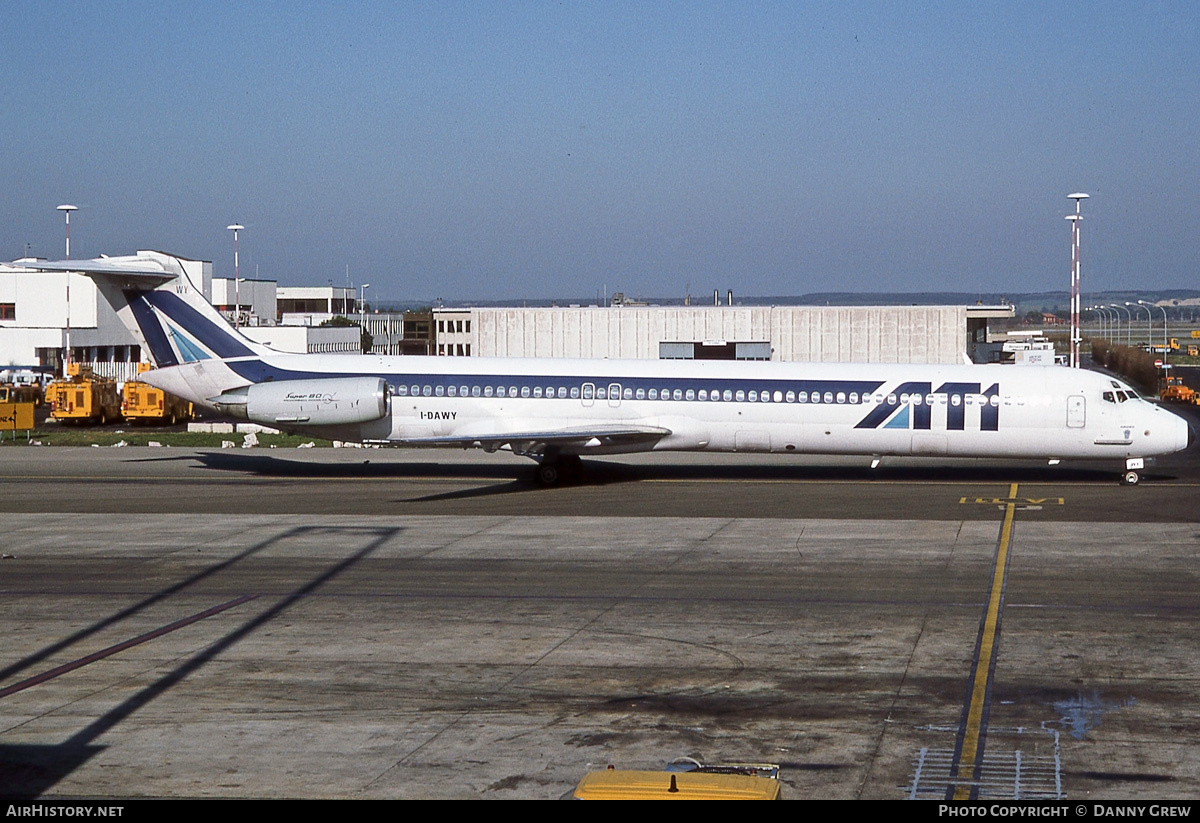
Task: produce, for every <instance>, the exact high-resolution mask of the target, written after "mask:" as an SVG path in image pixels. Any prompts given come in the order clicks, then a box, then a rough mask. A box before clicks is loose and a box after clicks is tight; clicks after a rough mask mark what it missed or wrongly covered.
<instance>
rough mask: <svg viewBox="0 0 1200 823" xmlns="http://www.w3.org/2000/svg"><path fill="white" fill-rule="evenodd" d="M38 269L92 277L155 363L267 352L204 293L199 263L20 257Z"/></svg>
mask: <svg viewBox="0 0 1200 823" xmlns="http://www.w3.org/2000/svg"><path fill="white" fill-rule="evenodd" d="M21 265H25V266H27V267H28V268H31V269H37V270H41V271H65V272H79V273H80V274H84V275H87V276H88V277H90V278H92V280H94V281H95V282H96V286H97V288H98V289H99V291H100V293H101V294H102V295H103V296H104V298H105V299H106V300H107V301H108V302H109V303H110V304H111V305H112V307H113V308H114V309H115V310H116V312H117V316H118V317H120V319H121V321H122V322H124V323H125V325H126V327H128V328H129V330H130V331H131V332H132V333H133V334H134V336H135V337H137V338H138V341H139V342H140V343H141V345H142V350H143V351H145V352H148V353H149V354H150V357H151V359H152V360H153V361H154V365H155V367H156V368H160V369H162V368H167V367H169V366H178V365H181V364H184V363H190V362H196V361H201V360H210V359H216V360H225V359H228V358H234V357H253V356H261V355H265V354H269V353H271V352H272V349H270V348H269V347H267V346H264V345H262V344H261V343H257V342H255V341H253V340H250V339H249V338H248V337H246V336H245V335H243V334H241V333H240V332H238V331H237V330H236V329H234V328H233V326H231V325H230V324H229V322H228V321H227V320H226V319H225V318H224V317H223V316H222V315H221V313H220V312H218V311H217V310H216V309H215V308H213V306H212V304H211V303H209V302H208V300H207V299H206V298H205V296H204V292H203V290H202V288H201V287H200V286H198V285H197V281H198V282H199V283H200V284H203V282H204V275H205V267H206V266H208V265H210V264H207V263H204V262H203V261H199V260H188V259H185V258H182V257H177V256H175V255H171V254H164V253H163V252H156V251H139V252H138V253H137V254H136V255H131V256H127V257H100V258H96V259H94V260H61V261H55V262H45V261H38V262H37V263H28V264H27V263H22V264H21Z"/></svg>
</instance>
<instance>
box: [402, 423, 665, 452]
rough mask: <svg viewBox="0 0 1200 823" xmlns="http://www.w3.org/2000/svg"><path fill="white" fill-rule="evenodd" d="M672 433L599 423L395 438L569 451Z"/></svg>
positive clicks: (649, 440)
mask: <svg viewBox="0 0 1200 823" xmlns="http://www.w3.org/2000/svg"><path fill="white" fill-rule="evenodd" d="M670 433H671V430H670V429H664V428H660V427H658V426H596V427H590V428H578V429H550V430H544V431H493V432H487V433H483V432H480V433H478V434H452V435H444V436H438V437H408V438H404V439H402V440H393V441H392V442H393V443H397V444H400V445H406V446H462V447H463V448H464V449H470V448H476V449H483V450H484V451H488V452H494V451H496V450H497V449H501V448H504V447H505V446H507V447H508V448H509V449H511V450H512V452H513V453H514V454H524V455H539V454H545V453H546V452H548V451H551V450H555V451H560V452H563V453H566V454H584V453H586V452H588V451H590V450H592V449H598V448H600V447H605V446H608V447H612V446H617V447H638V446H643V447H645V448H646V449H649V448H650V447H652V446H653V445H654V444H655V443H657V442H658V441H659V440H662V439H663V438H664V437H666V436H667V435H669V434H670Z"/></svg>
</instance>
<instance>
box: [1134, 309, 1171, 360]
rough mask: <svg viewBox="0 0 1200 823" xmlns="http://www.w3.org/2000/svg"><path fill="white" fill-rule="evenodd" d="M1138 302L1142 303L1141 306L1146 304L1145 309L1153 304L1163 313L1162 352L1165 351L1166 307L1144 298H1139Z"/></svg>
mask: <svg viewBox="0 0 1200 823" xmlns="http://www.w3.org/2000/svg"><path fill="white" fill-rule="evenodd" d="M1138 304H1139V305H1142V306H1146V307H1147V309H1149V307H1150V306H1153V307H1154V308H1156V309H1158V310H1159V311H1161V312H1162V313H1163V353H1164V354H1165V353H1166V351H1167V310H1166V308H1165V307H1163V306H1160V305H1158V304H1157V303H1147V302H1146V301H1145V300H1139V301H1138Z"/></svg>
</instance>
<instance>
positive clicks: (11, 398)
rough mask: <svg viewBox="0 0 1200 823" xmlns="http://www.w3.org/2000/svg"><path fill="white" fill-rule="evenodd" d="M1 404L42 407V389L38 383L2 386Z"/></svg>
mask: <svg viewBox="0 0 1200 823" xmlns="http://www.w3.org/2000/svg"><path fill="white" fill-rule="evenodd" d="M0 403H32V404H33V405H35V406H40V405H42V387H41V386H39V385H37V384H36V383H30V384H25V383H6V384H4V385H3V386H0Z"/></svg>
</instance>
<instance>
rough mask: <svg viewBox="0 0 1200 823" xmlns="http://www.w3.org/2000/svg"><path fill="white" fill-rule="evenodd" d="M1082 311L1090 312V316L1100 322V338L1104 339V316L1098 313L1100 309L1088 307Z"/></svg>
mask: <svg viewBox="0 0 1200 823" xmlns="http://www.w3.org/2000/svg"><path fill="white" fill-rule="evenodd" d="M1084 311H1090V312H1091V313H1092V314H1094V315H1096V319H1098V320H1099V321H1100V337H1101V338H1103V337H1104V315H1103V314H1101V313H1100V307H1099V306H1088V307H1087V308H1086V309H1084Z"/></svg>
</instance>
